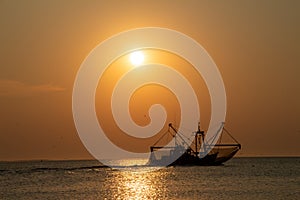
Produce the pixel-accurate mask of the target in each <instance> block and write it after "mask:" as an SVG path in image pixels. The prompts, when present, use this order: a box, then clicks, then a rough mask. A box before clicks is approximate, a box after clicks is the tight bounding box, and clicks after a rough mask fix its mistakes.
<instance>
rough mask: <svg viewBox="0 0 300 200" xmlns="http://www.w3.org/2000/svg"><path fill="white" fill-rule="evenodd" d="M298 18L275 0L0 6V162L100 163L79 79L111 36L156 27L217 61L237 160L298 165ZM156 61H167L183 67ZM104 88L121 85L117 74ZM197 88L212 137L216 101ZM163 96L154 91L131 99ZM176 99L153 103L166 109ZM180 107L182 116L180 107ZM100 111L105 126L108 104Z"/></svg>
mask: <svg viewBox="0 0 300 200" xmlns="http://www.w3.org/2000/svg"><path fill="white" fill-rule="evenodd" d="M299 9H300V2H299V1H273V0H272V1H271V0H269V1H250V0H249V1H242V2H241V1H220V2H219V3H216V2H211V1H142V2H141V1H30V0H29V1H5V0H2V1H0V26H1V31H0V43H1V46H0V160H27V159H90V158H92V156H91V155H90V154H89V153H88V151H87V150H86V149H85V147H84V146H83V144H82V143H81V141H80V139H79V137H78V134H77V131H76V128H75V125H74V121H73V116H72V89H73V84H74V81H75V78H76V74H77V71H78V70H79V68H80V65H81V63H82V62H83V61H84V59H85V58H86V57H87V55H88V54H89V52H90V51H91V50H92V49H93V48H94V47H95V46H97V45H98V44H99V43H101V42H102V41H104V40H105V39H107V38H108V37H110V36H112V35H114V34H117V33H119V32H122V31H125V30H129V29H133V28H141V27H150V26H154V27H164V28H169V29H174V30H177V31H180V32H182V33H184V34H186V35H188V36H190V37H192V38H194V39H195V40H196V41H197V42H198V43H200V44H201V45H202V46H203V47H204V48H205V49H206V50H207V52H208V53H209V54H210V56H211V57H212V59H213V60H214V61H215V63H216V64H217V66H218V68H219V71H220V73H221V75H222V77H223V81H224V84H225V89H226V94H227V116H226V127H227V129H228V130H230V131H231V133H232V134H233V135H234V136H235V138H236V139H237V140H238V141H239V142H240V143H241V144H242V150H241V151H240V152H239V153H238V155H239V156H300V145H299V141H300V103H299V102H300V78H299V77H300V58H299V55H300V37H299V35H300V23H299V21H300V12H299ZM174 42H176V41H174ZM157 53H161V54H160V55H161V58H160V57H159V56H156V58H157V59H158V60H159V61H161V62H167V63H168V64H170V65H171V64H172V65H174V67H175V68H176V64H177V65H179V64H178V63H181V64H182V65H181V66H183V65H185V64H184V61H183V60H176V59H179V58H175V57H173V58H172V56H174V55H167V53H166V52H152V54H153V55H154V54H157ZM150 54H151V52H149V55H150ZM168 56H169V57H170V58H169V59H167V57H168ZM154 57H155V56H154ZM121 59H122V58H120V60H121ZM123 59H124V58H123ZM164 59H165V61H164ZM177 61H178V62H177ZM117 62H118V61H116V63H117ZM116 63H113V64H112V69H113V65H114V64H115V65H116ZM186 65H188V64H186ZM183 72H184V70H183ZM184 73H187V74H188V73H189V72H188V71H185V72H184ZM114 74H115V73H114ZM103 78H104V79H105V77H103ZM106 79H107V80H111V81H112V82H113V78H112V77H110V75H109V72H107V74H106ZM198 80H199V82H201V78H199V77H198V78H193V80H192V81H194V82H193V84H194V85H196V82H197V81H198ZM101 87H102V86H100V85H99V87H98V90H97V95H96V100H97V102H100V101H101V91H102V90H105V89H103V88H102V89H101ZM198 87H199V90H200V91H201V92H202V91H203V94H204V96H201V95H202V94H201V95H200V96H201V97H200V98H204V100H203V101H204V103H203V106H204V108H201V112H204V114H203V113H201V116H202V115H203V119H202V118H201V120H203V121H204V122H203V123H204V129H205V126H207V124H208V119H207V118H205V116H206V115H209V109H208V108H207V106H206V105H209V101H207V99H208V93H207V91H206V88H205V87H204V86H203V82H202V83H201V84H199V86H198ZM160 90H161V88H155V86H153V88H152V89H151V88H149V92H148V93H146V94H142V93H143V91H140V94H139V93H138V92H137V94H135V96H134V97H133V100H136V101H141V100H143V99H142V98H141V96H143V95H147V94H148V95H149V94H152V93H153V95H152V96H155V91H156V92H159V91H160ZM201 92H200V93H201ZM99 95H100V96H99ZM198 95H199V94H198ZM150 96H151V95H150ZM171 96H172V95H171V94H168V93H165V96H163V97H160V99H159V98H158V99H153V100H149V102H146V104H151V102H156V101H165V104H166V103H167V101H168V98H169V97H170V98H173V97H171ZM162 104H164V103H163V102H162ZM200 104H201V103H200ZM138 105H140V104H138ZM172 105H173V106H175V107H176V108H177V107H178V104H177V103H176V100H174V98H173V103H172ZM102 106H103V105H102ZM200 106H201V105H200ZM203 106H202V107H203ZM146 107H147V106H146ZM96 108H97V109H100V111H99V110H97V111H98V113H97V114H98V117H99V119H101V102H100V103H99V105H96ZM132 109H133V111H136V112H137V113H136V114H133V118H134V119H135V120H136V122H137V123H139V124H141V125H146V124H147V123H148V122H149V121H147V120H148V119H147V116H145V115H144V114H143V113H144V112H146V111H145V110H144V109H145V107H142V108H140V107H138V106H137V107H134V106H133V108H132ZM169 110H172V108H169ZM99 112H100V114H99ZM139 115H141V116H143V117H144V119H143V120H142V119H141V118H139ZM102 123H104V124H106V126H108V124H109V123H105V122H102ZM205 124H206V125H205ZM121 146H122V145H121Z"/></svg>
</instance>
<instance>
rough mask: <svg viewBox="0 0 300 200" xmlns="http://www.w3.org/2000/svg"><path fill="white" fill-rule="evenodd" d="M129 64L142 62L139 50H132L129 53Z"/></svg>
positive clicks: (141, 54)
mask: <svg viewBox="0 0 300 200" xmlns="http://www.w3.org/2000/svg"><path fill="white" fill-rule="evenodd" d="M130 62H131V64H133V65H135V66H138V65H140V64H142V63H143V62H144V54H143V53H142V52H141V51H134V52H132V53H131V54H130Z"/></svg>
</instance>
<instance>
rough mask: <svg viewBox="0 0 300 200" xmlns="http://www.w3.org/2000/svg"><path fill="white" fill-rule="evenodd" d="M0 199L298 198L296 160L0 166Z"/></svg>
mask: <svg viewBox="0 0 300 200" xmlns="http://www.w3.org/2000/svg"><path fill="white" fill-rule="evenodd" d="M142 171H143V170H142ZM0 199H226V200H228V199H243V200H245V199H272V200H274V199H300V158H234V159H232V160H231V161H229V162H227V163H226V164H225V165H224V166H207V167H205V166H202V167H199V166H198V167H168V168H163V169H160V170H157V171H150V172H149V171H148V172H141V170H140V169H139V170H137V171H136V170H135V172H133V171H132V170H130V169H128V170H125V171H124V170H123V171H119V170H114V169H110V168H105V167H99V163H98V162H97V161H43V162H39V161H28V162H0Z"/></svg>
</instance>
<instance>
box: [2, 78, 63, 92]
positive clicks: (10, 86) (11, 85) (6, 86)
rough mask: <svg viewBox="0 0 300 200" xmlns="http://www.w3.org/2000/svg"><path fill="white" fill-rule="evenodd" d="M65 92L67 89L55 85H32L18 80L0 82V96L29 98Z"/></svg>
mask: <svg viewBox="0 0 300 200" xmlns="http://www.w3.org/2000/svg"><path fill="white" fill-rule="evenodd" d="M64 90H66V88H63V87H60V86H56V85H53V84H40V85H31V84H27V83H24V82H21V81H16V80H0V96H28V95H34V94H39V93H49V92H61V91H64Z"/></svg>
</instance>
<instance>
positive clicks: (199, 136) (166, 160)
mask: <svg viewBox="0 0 300 200" xmlns="http://www.w3.org/2000/svg"><path fill="white" fill-rule="evenodd" d="M219 131H221V135H220V137H219V140H218V142H217V143H216V144H208V143H207V141H206V140H205V132H204V131H201V129H200V123H198V130H197V131H195V132H193V134H194V136H193V137H194V138H193V141H192V142H189V143H188V138H185V136H184V135H183V134H181V133H179V131H178V130H177V129H176V128H175V127H174V126H173V125H172V123H170V124H169V129H168V131H167V132H166V133H165V134H164V135H163V136H162V137H161V138H160V139H159V140H158V141H157V142H155V144H154V145H152V146H151V147H150V151H151V154H150V158H149V163H148V164H149V165H152V166H166V165H168V166H185V165H221V164H223V163H224V162H226V161H228V160H230V159H231V158H232V157H233V156H234V155H235V154H236V153H237V152H238V151H239V150H240V149H241V144H240V143H239V142H238V141H237V140H236V139H235V138H234V137H233V136H232V135H231V134H230V133H229V131H227V130H226V129H225V127H224V123H222V125H221V127H220V129H219ZM223 134H227V135H228V136H229V137H230V138H231V140H233V141H234V143H222V135H223ZM168 135H169V136H170V135H171V137H173V138H174V139H175V145H174V146H167V147H166V146H160V145H158V144H159V141H160V140H162V139H163V138H164V137H166V136H168ZM189 144H190V145H189ZM170 162H171V163H170Z"/></svg>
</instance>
